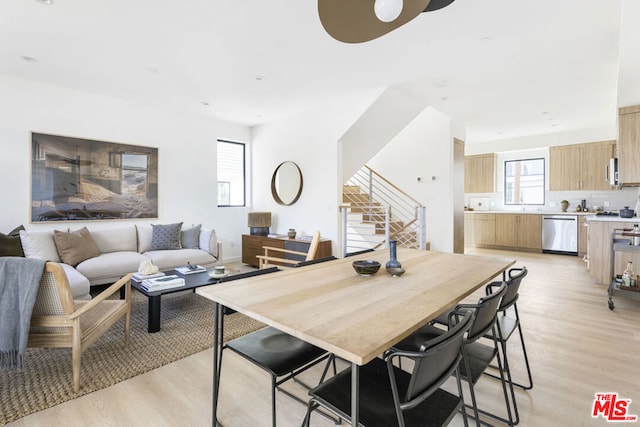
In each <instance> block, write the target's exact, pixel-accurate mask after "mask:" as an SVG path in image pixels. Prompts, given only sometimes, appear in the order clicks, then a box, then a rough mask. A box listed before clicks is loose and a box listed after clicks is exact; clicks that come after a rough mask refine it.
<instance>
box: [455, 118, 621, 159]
mask: <svg viewBox="0 0 640 427" xmlns="http://www.w3.org/2000/svg"><path fill="white" fill-rule="evenodd" d="M617 139H618V125H617V123H616V124H614V125H611V126H605V127H598V128H589V129H580V130H575V131H571V132H558V133H549V134H542V135H531V136H527V137H522V138H512V139H499V140H495V141H489V142H478V143H473V142H469V141H465V142H466V144H465V151H464V154H465V155H466V156H469V155H472V154H484V153H498V152H501V151H518V150H529V149H532V148H543V147H551V146H555V145H569V144H582V143H585V142H597V141H613V140H617Z"/></svg>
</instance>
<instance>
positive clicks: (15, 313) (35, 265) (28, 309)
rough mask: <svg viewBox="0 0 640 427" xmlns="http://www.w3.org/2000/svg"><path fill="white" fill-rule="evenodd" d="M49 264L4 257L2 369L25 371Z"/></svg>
mask: <svg viewBox="0 0 640 427" xmlns="http://www.w3.org/2000/svg"><path fill="white" fill-rule="evenodd" d="M44 265H45V261H43V260H39V259H33V258H19V257H0V369H14V368H18V369H22V367H23V363H24V355H25V352H26V350H27V341H28V339H29V325H30V324H31V313H32V311H33V306H34V304H35V301H36V295H37V294H38V288H39V287H40V279H41V277H42V272H43V271H44Z"/></svg>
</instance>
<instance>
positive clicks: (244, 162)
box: [216, 138, 247, 208]
mask: <svg viewBox="0 0 640 427" xmlns="http://www.w3.org/2000/svg"><path fill="white" fill-rule="evenodd" d="M221 142H222V143H225V144H235V145H239V146H242V204H231V202H229V204H219V203H218V202H219V200H218V188H219V185H220V183H229V181H219V168H218V159H219V152H218V144H219V143H221ZM216 205H217V207H219V208H244V207H246V206H247V144H246V143H245V142H239V141H230V140H227V139H221V138H218V139H217V140H216Z"/></svg>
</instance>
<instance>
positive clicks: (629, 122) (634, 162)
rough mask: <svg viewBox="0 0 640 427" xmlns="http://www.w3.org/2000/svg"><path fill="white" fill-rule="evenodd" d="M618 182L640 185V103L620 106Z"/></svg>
mask: <svg viewBox="0 0 640 427" xmlns="http://www.w3.org/2000/svg"><path fill="white" fill-rule="evenodd" d="M619 113H620V115H619V117H618V126H619V130H618V132H619V134H618V183H619V184H620V185H627V186H640V105H636V106H634V107H624V108H620V110H619Z"/></svg>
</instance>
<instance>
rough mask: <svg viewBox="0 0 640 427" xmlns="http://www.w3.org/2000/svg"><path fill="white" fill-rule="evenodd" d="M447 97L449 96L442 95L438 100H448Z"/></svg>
mask: <svg viewBox="0 0 640 427" xmlns="http://www.w3.org/2000/svg"><path fill="white" fill-rule="evenodd" d="M448 99H449V97H448V96H443V97H442V98H440V100H441V101H446V100H448Z"/></svg>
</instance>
